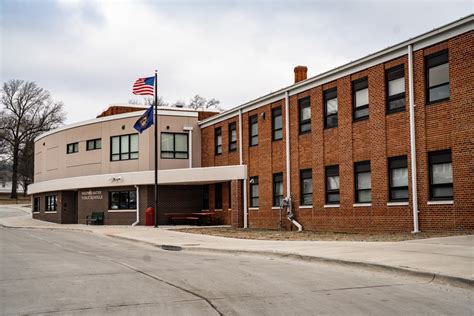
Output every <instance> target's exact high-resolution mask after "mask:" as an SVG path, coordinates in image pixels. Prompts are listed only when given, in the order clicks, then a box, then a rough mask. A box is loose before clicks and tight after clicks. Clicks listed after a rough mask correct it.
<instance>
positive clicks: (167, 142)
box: [161, 133, 188, 159]
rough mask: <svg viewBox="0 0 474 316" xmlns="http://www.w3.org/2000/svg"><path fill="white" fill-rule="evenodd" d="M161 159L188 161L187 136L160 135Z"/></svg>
mask: <svg viewBox="0 0 474 316" xmlns="http://www.w3.org/2000/svg"><path fill="white" fill-rule="evenodd" d="M161 158H163V159H188V134H183V133H161Z"/></svg>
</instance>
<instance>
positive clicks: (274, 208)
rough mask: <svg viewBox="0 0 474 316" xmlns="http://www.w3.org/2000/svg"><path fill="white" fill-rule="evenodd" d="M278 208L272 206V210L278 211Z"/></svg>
mask: <svg viewBox="0 0 474 316" xmlns="http://www.w3.org/2000/svg"><path fill="white" fill-rule="evenodd" d="M279 209H280V207H279V206H272V210H279Z"/></svg>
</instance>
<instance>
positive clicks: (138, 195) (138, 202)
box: [132, 185, 140, 227]
mask: <svg viewBox="0 0 474 316" xmlns="http://www.w3.org/2000/svg"><path fill="white" fill-rule="evenodd" d="M134 187H135V189H137V220H136V221H135V222H134V223H133V224H132V227H134V226H136V225H137V224H138V223H139V222H140V189H139V187H138V185H135V186H134Z"/></svg>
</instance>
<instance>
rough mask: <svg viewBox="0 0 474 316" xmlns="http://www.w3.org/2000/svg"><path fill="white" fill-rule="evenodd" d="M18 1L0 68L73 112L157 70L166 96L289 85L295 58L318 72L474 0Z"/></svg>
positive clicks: (239, 93)
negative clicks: (34, 83) (30, 3)
mask: <svg viewBox="0 0 474 316" xmlns="http://www.w3.org/2000/svg"><path fill="white" fill-rule="evenodd" d="M16 4H17V7H13V8H11V9H9V8H7V9H9V10H10V11H8V10H7V13H4V16H2V20H1V32H2V39H1V41H2V43H1V44H2V48H1V67H2V75H1V79H2V81H5V80H7V79H9V78H21V79H26V80H35V81H37V82H38V84H39V85H40V86H42V87H44V88H46V89H49V90H50V91H51V92H52V94H53V96H54V97H55V98H56V99H59V100H62V101H64V103H65V104H66V110H67V112H68V113H69V115H68V122H74V121H79V120H85V119H89V118H91V117H94V116H95V115H97V114H98V113H99V112H100V111H101V110H102V109H103V108H104V107H105V106H107V104H110V103H117V102H122V103H123V102H127V100H129V99H131V98H134V96H133V95H132V94H131V93H130V90H131V86H132V84H133V82H134V80H135V79H136V78H138V77H140V76H146V75H152V74H153V71H154V69H158V71H159V93H160V95H161V96H162V97H163V98H164V99H165V100H166V101H169V102H174V101H176V100H188V99H189V98H191V97H192V96H193V95H195V94H198V93H199V94H201V95H203V96H205V97H208V98H217V99H219V100H221V102H222V105H223V106H224V107H231V106H236V105H239V104H241V103H243V102H246V101H249V100H251V99H253V98H256V97H259V96H261V95H264V94H266V93H269V92H270V91H272V90H273V91H274V90H277V89H279V88H281V87H283V86H286V85H288V84H291V83H292V80H293V73H292V72H293V67H294V66H296V65H298V64H303V65H307V66H308V67H309V74H310V75H316V74H317V73H320V72H322V71H325V70H329V69H330V68H333V67H336V66H339V65H341V64H343V63H345V62H348V61H350V60H352V59H356V58H359V57H362V56H363V55H366V54H368V53H372V52H374V51H377V50H380V49H382V48H384V47H386V46H389V45H392V44H395V43H397V42H399V41H401V40H404V39H406V38H408V37H411V36H415V35H417V34H419V33H421V32H424V31H427V30H429V29H431V28H433V27H436V26H441V25H442V24H445V23H448V22H449V21H451V20H454V19H457V18H460V17H461V16H465V15H467V14H468V13H469V12H467V11H466V10H469V7H470V5H469V1H461V2H452V1H451V2H447V1H445V2H443V1H441V2H430V6H429V8H430V9H431V10H426V7H427V6H426V4H427V3H426V2H424V1H422V2H401V3H400V2H388V1H386V2H383V3H382V4H380V2H370V1H369V2H366V1H363V2H349V1H347V2H346V1H339V2H330V1H316V2H298V3H296V4H295V3H293V2H291V3H290V2H288V3H286V2H277V3H271V2H257V3H254V2H226V3H225V4H222V3H220V2H187V3H186V2H178V3H177V4H175V3H170V2H158V3H155V2H130V1H94V2H93V1H88V2H83V1H60V2H59V3H55V2H46V3H45V2H42V3H41V5H40V6H37V9H36V11H31V12H30V11H28V10H29V9H31V8H29V7H28V6H25V5H22V3H21V2H18V3H16ZM48 6H50V7H48ZM31 10H32V9H31ZM7 15H11V16H12V17H11V18H8V17H7ZM20 18H23V19H20ZM18 21H27V22H23V23H22V24H21V25H19V24H18V23H19V22H18Z"/></svg>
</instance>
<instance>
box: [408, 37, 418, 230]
mask: <svg viewBox="0 0 474 316" xmlns="http://www.w3.org/2000/svg"><path fill="white" fill-rule="evenodd" d="M408 99H409V106H410V159H411V193H412V207H413V233H419V232H420V230H419V225H418V224H419V223H418V187H417V181H416V174H417V170H416V141H415V87H414V85H413V46H412V45H408Z"/></svg>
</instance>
